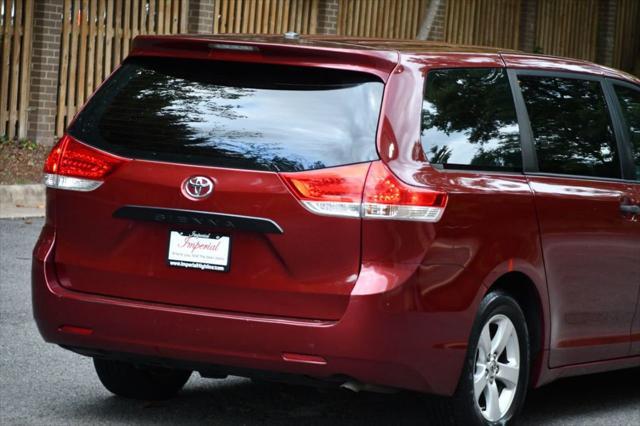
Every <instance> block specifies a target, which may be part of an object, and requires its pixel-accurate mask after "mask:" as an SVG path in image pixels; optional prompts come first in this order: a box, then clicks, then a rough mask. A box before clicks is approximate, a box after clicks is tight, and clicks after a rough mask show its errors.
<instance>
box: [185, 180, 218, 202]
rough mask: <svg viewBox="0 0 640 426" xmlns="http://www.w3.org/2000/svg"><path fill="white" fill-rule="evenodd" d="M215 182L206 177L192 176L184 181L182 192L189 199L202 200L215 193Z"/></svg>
mask: <svg viewBox="0 0 640 426" xmlns="http://www.w3.org/2000/svg"><path fill="white" fill-rule="evenodd" d="M213 186H214V185H213V181H212V180H211V179H209V178H208V177H204V176H192V177H190V178H188V179H187V180H185V181H184V183H183V184H182V190H183V192H184V194H185V195H186V197H187V198H191V199H194V200H200V199H202V198H207V197H208V196H209V195H211V193H212V192H213Z"/></svg>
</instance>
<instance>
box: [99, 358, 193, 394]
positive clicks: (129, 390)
mask: <svg viewBox="0 0 640 426" xmlns="http://www.w3.org/2000/svg"><path fill="white" fill-rule="evenodd" d="M93 365H94V367H95V369H96V373H98V378H100V382H102V384H103V385H104V387H105V388H107V389H108V390H109V391H110V392H111V393H113V394H115V395H118V396H122V397H125V398H132V399H143V400H162V399H168V398H171V397H172V396H174V395H175V394H177V393H178V392H179V391H180V389H182V387H183V386H184V385H185V383H187V380H189V377H190V376H191V371H184V370H173V369H169V368H162V367H148V366H139V365H135V364H131V363H128V362H124V361H114V360H108V359H101V358H94V359H93Z"/></svg>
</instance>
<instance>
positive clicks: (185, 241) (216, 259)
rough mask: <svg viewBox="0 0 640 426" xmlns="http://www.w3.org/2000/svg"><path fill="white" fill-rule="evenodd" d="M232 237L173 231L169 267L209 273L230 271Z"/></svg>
mask: <svg viewBox="0 0 640 426" xmlns="http://www.w3.org/2000/svg"><path fill="white" fill-rule="evenodd" d="M230 247H231V237H229V236H228V235H219V234H210V233H206V232H196V231H189V232H183V231H171V232H170V234H169V254H168V255H167V262H168V264H169V266H175V267H178V268H193V269H200V270H207V271H222V272H226V271H228V270H229V251H230Z"/></svg>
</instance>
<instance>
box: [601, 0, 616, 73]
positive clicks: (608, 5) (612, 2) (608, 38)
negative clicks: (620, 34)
mask: <svg viewBox="0 0 640 426" xmlns="http://www.w3.org/2000/svg"><path fill="white" fill-rule="evenodd" d="M617 3H618V2H617V0H601V1H600V2H599V3H598V38H597V40H596V62H598V63H600V64H602V65H608V66H611V65H613V43H614V41H615V37H616V14H617V7H616V6H617Z"/></svg>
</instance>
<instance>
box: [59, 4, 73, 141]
mask: <svg viewBox="0 0 640 426" xmlns="http://www.w3.org/2000/svg"><path fill="white" fill-rule="evenodd" d="M71 6H72V5H71V0H64V6H63V7H64V10H63V14H62V39H61V45H62V46H61V47H62V52H61V55H60V73H59V75H60V84H59V85H58V107H57V113H56V134H57V135H60V134H62V132H63V131H64V118H65V115H66V105H67V82H68V70H69V35H70V33H71V25H73V23H72V21H73V18H72V16H73V14H72V12H71Z"/></svg>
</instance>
